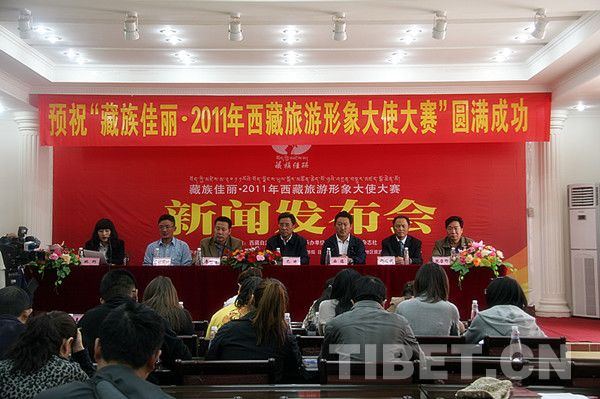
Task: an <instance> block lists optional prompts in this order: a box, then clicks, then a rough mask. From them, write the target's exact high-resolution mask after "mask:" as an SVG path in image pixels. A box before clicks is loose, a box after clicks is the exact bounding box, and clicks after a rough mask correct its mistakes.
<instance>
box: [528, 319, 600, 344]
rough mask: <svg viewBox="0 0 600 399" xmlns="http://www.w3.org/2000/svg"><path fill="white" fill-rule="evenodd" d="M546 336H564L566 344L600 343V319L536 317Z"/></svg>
mask: <svg viewBox="0 0 600 399" xmlns="http://www.w3.org/2000/svg"><path fill="white" fill-rule="evenodd" d="M536 320H537V323H538V325H539V326H540V328H541V329H542V330H543V331H544V332H545V333H546V335H548V336H554V337H560V336H565V337H566V338H567V342H600V319H588V318H585V317H568V318H557V317H536Z"/></svg>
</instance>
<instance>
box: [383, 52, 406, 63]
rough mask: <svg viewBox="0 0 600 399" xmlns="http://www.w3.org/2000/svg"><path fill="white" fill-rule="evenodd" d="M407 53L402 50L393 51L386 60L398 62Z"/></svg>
mask: <svg viewBox="0 0 600 399" xmlns="http://www.w3.org/2000/svg"><path fill="white" fill-rule="evenodd" d="M407 55H408V53H406V52H404V51H395V52H393V53H392V54H391V55H390V56H389V57H388V58H387V59H386V61H387V62H389V63H390V64H399V63H400V62H401V61H402V60H403V59H404V57H406V56H407Z"/></svg>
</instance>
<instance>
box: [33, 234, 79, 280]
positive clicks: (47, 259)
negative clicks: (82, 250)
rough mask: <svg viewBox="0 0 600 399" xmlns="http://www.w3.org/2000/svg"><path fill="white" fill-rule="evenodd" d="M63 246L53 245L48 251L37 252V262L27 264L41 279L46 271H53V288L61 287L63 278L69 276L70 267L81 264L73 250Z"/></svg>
mask: <svg viewBox="0 0 600 399" xmlns="http://www.w3.org/2000/svg"><path fill="white" fill-rule="evenodd" d="M63 245H64V243H62V244H60V245H59V244H53V245H50V246H49V248H48V249H41V250H38V257H37V260H35V261H32V262H30V263H29V266H32V267H34V268H36V269H37V271H38V273H40V274H41V275H42V278H43V277H44V274H45V273H46V272H47V271H49V270H51V271H54V272H55V273H56V280H54V286H55V287H58V286H59V285H61V284H62V283H63V281H64V280H65V278H67V276H68V275H69V274H71V266H77V265H79V264H80V263H81V262H80V261H79V255H78V254H77V253H76V252H75V250H73V249H72V248H67V247H64V246H63Z"/></svg>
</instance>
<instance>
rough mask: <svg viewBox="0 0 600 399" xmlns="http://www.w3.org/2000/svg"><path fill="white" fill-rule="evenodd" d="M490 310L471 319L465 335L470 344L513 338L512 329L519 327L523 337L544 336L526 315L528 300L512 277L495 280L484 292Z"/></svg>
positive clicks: (533, 319)
mask: <svg viewBox="0 0 600 399" xmlns="http://www.w3.org/2000/svg"><path fill="white" fill-rule="evenodd" d="M485 299H486V302H487V306H488V308H487V309H486V310H482V311H481V312H479V313H478V314H477V316H476V317H475V318H474V319H473V320H472V322H471V325H470V326H469V329H468V330H467V332H466V333H465V341H466V342H467V343H473V344H475V343H478V342H479V341H481V340H482V339H483V337H485V336H486V335H487V336H507V337H508V336H510V333H511V331H512V326H517V327H519V333H520V335H521V337H545V336H546V334H544V332H543V331H542V330H541V329H540V328H539V327H538V325H537V323H536V322H535V317H533V316H530V315H529V314H527V312H525V308H526V307H527V298H526V297H525V293H524V292H523V289H522V288H521V286H520V285H519V283H518V282H517V281H516V280H515V279H512V278H510V277H498V278H495V279H494V280H492V282H491V283H490V284H489V285H488V287H487V289H486V290H485Z"/></svg>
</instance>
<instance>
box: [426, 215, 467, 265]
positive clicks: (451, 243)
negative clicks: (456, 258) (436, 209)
mask: <svg viewBox="0 0 600 399" xmlns="http://www.w3.org/2000/svg"><path fill="white" fill-rule="evenodd" d="M463 226H464V221H463V219H462V218H461V217H460V216H450V217H449V218H448V219H446V233H447V236H446V237H445V238H442V239H441V240H437V241H436V242H435V245H434V247H433V252H432V254H431V256H450V255H452V248H454V249H455V250H457V251H459V250H461V249H464V248H466V247H467V246H468V245H469V244H470V243H472V242H473V240H472V239H470V238H467V237H465V236H463Z"/></svg>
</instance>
